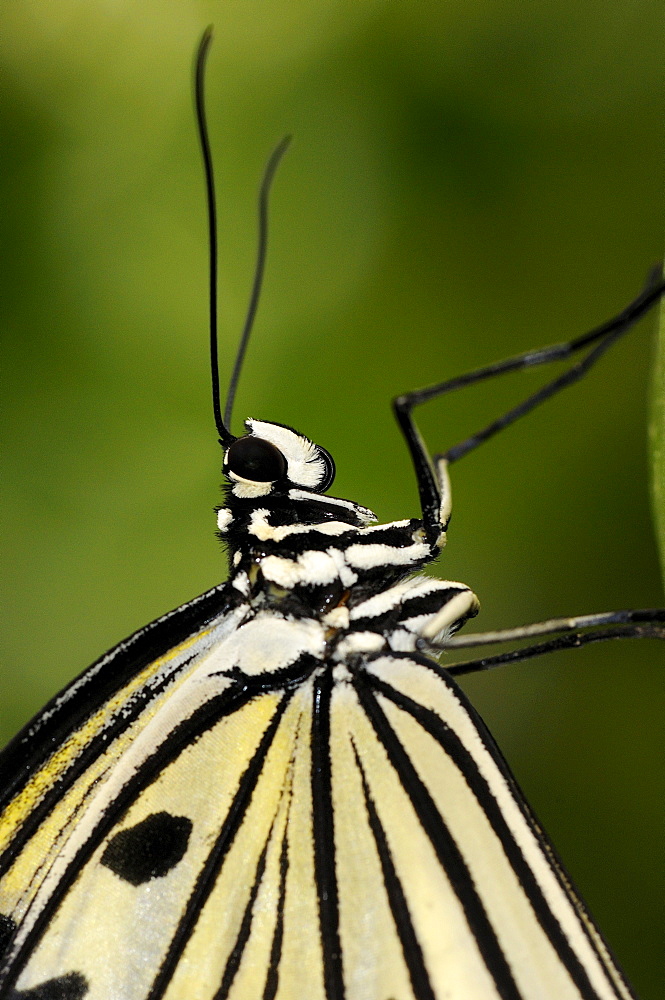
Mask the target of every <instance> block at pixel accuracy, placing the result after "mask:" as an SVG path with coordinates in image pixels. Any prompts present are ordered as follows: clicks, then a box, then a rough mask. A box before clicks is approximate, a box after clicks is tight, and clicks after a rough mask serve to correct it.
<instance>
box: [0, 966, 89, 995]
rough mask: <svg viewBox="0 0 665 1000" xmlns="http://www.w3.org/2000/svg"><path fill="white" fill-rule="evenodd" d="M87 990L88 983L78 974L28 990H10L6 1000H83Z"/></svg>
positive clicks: (69, 974) (49, 981) (53, 980)
mask: <svg viewBox="0 0 665 1000" xmlns="http://www.w3.org/2000/svg"><path fill="white" fill-rule="evenodd" d="M88 989H89V986H88V981H87V979H86V978H85V976H82V975H81V973H80V972H68V973H67V975H66V976H58V978H57V979H49V980H48V982H46V983H42V984H41V986H33V987H32V988H31V989H29V990H12V992H11V993H10V994H9V997H8V998H7V1000H83V997H84V996H85V995H86V994H87V992H88Z"/></svg>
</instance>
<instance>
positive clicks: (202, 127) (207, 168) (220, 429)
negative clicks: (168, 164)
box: [194, 25, 234, 448]
mask: <svg viewBox="0 0 665 1000" xmlns="http://www.w3.org/2000/svg"><path fill="white" fill-rule="evenodd" d="M211 43H212V25H210V26H209V27H208V28H206V30H205V31H204V32H203V37H202V38H201V41H200V42H199V47H198V51H197V53H196V62H195V71H194V102H195V105H196V124H197V129H198V133H199V140H200V142H201V152H202V154H203V169H204V172H205V184H206V201H207V207H208V242H209V246H210V285H209V297H210V374H211V377H212V411H213V414H214V417H215V425H216V427H217V433H218V434H219V440H220V444H222V445H224V447H225V448H226V447H228V445H230V444H231V443H232V441H233V440H234V437H233V435H232V434H231V432H230V430H229V429H228V427H227V426H226V425H225V423H224V420H223V419H222V406H221V403H220V399H219V357H218V349H217V210H216V207H215V177H214V174H213V169H212V154H211V152H210V141H209V139H208V124H207V121H206V113H205V66H206V58H207V56H208V51H209V49H210V45H211Z"/></svg>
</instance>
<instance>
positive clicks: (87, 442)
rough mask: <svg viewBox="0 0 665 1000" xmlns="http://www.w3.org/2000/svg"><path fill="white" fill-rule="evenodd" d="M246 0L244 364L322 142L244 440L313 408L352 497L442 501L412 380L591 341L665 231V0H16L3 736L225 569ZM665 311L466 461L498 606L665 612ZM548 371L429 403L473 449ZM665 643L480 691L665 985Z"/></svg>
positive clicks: (533, 613)
mask: <svg viewBox="0 0 665 1000" xmlns="http://www.w3.org/2000/svg"><path fill="white" fill-rule="evenodd" d="M211 21H212V22H215V24H216V41H215V45H214V47H213V50H212V54H211V59H210V63H209V76H208V94H209V99H208V105H209V116H210V123H211V134H212V142H213V147H214V151H215V159H216V169H217V183H218V195H219V215H220V239H221V261H222V263H221V277H220V286H221V323H222V330H223V331H224V343H223V351H222V364H223V369H224V371H228V368H229V365H230V363H231V358H232V355H233V350H234V345H235V342H236V337H237V333H238V331H239V328H240V326H241V323H242V317H243V313H244V309H245V302H246V298H247V294H248V289H249V285H250V281H251V274H252V267H253V256H254V246H255V194H256V189H257V184H258V181H259V178H260V175H261V172H262V169H263V165H264V163H265V159H266V157H267V154H268V152H269V151H270V149H271V148H272V147H273V145H274V144H275V142H276V141H277V139H279V137H280V136H282V135H283V134H284V133H285V132H291V133H293V135H294V142H293V146H292V148H291V150H290V151H289V153H288V155H287V158H286V160H285V162H284V163H283V165H282V167H281V169H280V173H279V176H278V178H277V182H276V185H275V189H274V197H273V208H272V216H271V222H272V239H271V246H270V253H269V261H268V269H267V278H266V283H265V289H264V294H263V300H262V305H261V309H260V312H259V318H258V322H257V325H256V334H255V339H254V342H253V344H252V345H251V349H250V352H249V356H248V359H247V365H246V369H245V372H244V375H243V380H242V383H241V387H240V392H239V397H238V400H237V406H236V421H237V422H236V430H237V429H238V427H239V423H240V420H241V419H242V418H243V417H244V416H247V415H250V416H257V417H264V418H266V419H274V420H278V421H282V422H285V423H290V424H293V425H295V426H296V427H298V428H300V429H302V430H303V431H304V432H305V433H307V434H309V435H310V436H312V437H313V438H314V439H315V440H317V441H319V442H320V443H321V444H323V445H325V447H327V448H328V449H329V450H330V451H332V452H333V454H334V455H335V458H336V460H337V465H338V470H339V474H338V479H337V482H336V483H335V486H334V487H333V493H336V494H337V495H341V496H349V497H351V498H353V499H355V500H357V501H359V502H361V503H363V504H367V505H368V506H370V507H372V508H373V509H375V510H376V511H377V513H378V514H379V516H380V518H381V519H382V520H386V519H389V518H394V517H403V516H409V515H415V514H417V499H416V493H415V488H414V483H413V478H412V475H411V472H410V469H409V463H408V459H407V456H406V454H405V449H404V448H403V446H402V444H401V442H400V440H399V437H398V434H397V431H396V429H395V427H394V425H393V422H392V418H391V415H390V410H389V406H388V402H389V399H390V397H391V396H392V395H394V394H396V393H397V392H400V391H404V390H406V389H409V388H412V387H415V386H419V385H422V384H426V383H428V382H431V381H435V380H437V379H440V378H444V377H447V376H450V375H453V374H456V373H459V372H462V371H464V370H467V369H470V368H473V367H475V366H478V365H481V364H484V363H486V362H489V361H492V360H496V359H499V358H502V357H505V356H507V355H510V354H511V353H516V352H518V351H521V350H524V349H527V348H530V347H536V346H541V345H544V344H547V343H549V342H553V341H557V340H562V339H566V338H568V337H569V336H572V335H575V334H578V333H581V332H583V331H584V330H585V329H587V328H589V327H591V326H592V325H594V324H596V323H598V322H601V321H602V320H604V319H606V318H608V317H609V316H610V315H612V314H613V313H615V312H616V311H618V310H619V309H620V308H621V307H622V306H623V305H625V304H626V303H627V302H628V300H629V299H630V298H631V297H632V296H633V295H634V294H635V293H636V292H637V290H638V289H639V287H640V286H641V284H642V282H643V280H644V277H645V274H646V272H647V270H648V268H649V267H650V266H651V265H652V264H653V263H654V261H655V260H657V259H658V257H659V256H660V254H661V244H662V230H663V199H662V183H661V182H662V176H661V175H662V169H661V168H662V163H661V154H662V150H661V140H660V135H659V130H660V120H659V119H660V112H661V110H662V99H661V92H662V90H661V88H662V65H663V63H662V51H661V37H660V11H659V6H658V5H657V4H656V3H655V2H654V3H649V2H646V0H637V2H635V3H633V4H609V5H608V4H580V3H578V2H573V0H558V2H557V3H543V2H541V0H536V2H533V3H530V4H524V3H523V2H511V0H496V2H493V3H487V2H486V3H483V4H469V3H468V0H464V2H461V0H449V2H447V3H434V2H429V3H422V2H411V3H401V2H395V0H394V2H386V0H383V2H381V0H376V2H370V0H364V2H359V0H346V2H342V0H338V2H325V0H307V2H303V0H263V2H257V0H251V2H250V0H242V2H240V0H238V2H226V3H224V4H218V3H213V2H203V0H200V2H195V0H177V2H161V3H157V2H151V0H143V2H142V3H140V4H136V3H132V2H128V0H118V2H115V3H113V4H108V3H102V2H93V3H88V4H81V3H75V2H72V0H58V3H53V4H45V3H43V2H41V3H40V2H37V0H22V2H21V3H20V4H9V3H7V4H4V5H3V6H2V12H1V14H0V57H1V60H2V74H1V75H2V85H1V86H2V96H1V114H2V135H1V142H2V147H1V148H2V160H1V167H0V169H1V177H2V192H1V198H0V204H1V205H2V209H1V213H0V214H1V216H2V220H3V239H2V250H3V263H2V276H1V280H2V286H3V287H2V313H3V317H2V333H3V349H4V365H3V367H4V379H3V389H2V399H1V405H2V409H3V413H2V421H1V426H2V433H3V435H4V437H5V444H4V448H3V459H4V463H5V465H4V487H5V488H4V491H3V493H4V499H3V503H4V511H3V532H4V550H3V553H4V554H3V559H4V573H3V587H4V589H5V593H4V608H5V628H4V630H3V633H4V634H3V647H4V649H3V660H2V672H1V675H0V680H1V689H0V713H1V735H2V739H3V741H4V740H5V739H8V738H9V737H10V736H11V735H12V734H13V733H14V732H15V730H16V729H17V728H18V727H19V726H20V725H21V724H22V723H23V722H25V721H26V719H27V718H28V717H29V716H30V715H31V714H32V713H33V712H34V711H36V709H37V708H38V707H39V706H40V704H42V703H43V702H44V701H45V700H46V699H47V698H48V697H49V696H50V695H51V694H52V693H53V692H54V691H55V690H56V689H58V688H59V687H60V686H62V685H63V684H64V683H66V682H67V681H68V680H69V679H71V678H72V677H73V676H74V675H75V674H77V673H78V672H79V671H80V670H81V669H83V668H84V667H85V666H86V664H87V663H88V662H90V661H91V660H93V659H94V658H95V657H97V656H98V655H99V654H100V653H101V652H102V651H103V650H105V649H106V648H107V647H109V646H110V645H112V644H113V643H115V642H116V641H118V640H119V639H121V638H123V637H124V636H125V635H126V634H128V633H130V632H131V631H132V630H134V629H135V628H137V627H138V626H140V625H143V624H145V622H147V621H148V620H150V619H152V618H154V617H156V616H157V615H159V614H161V613H162V612H164V611H166V610H168V609H170V608H172V607H174V606H175V605H178V604H180V603H182V602H183V601H185V600H187V599H189V598H191V597H193V596H194V595H196V594H198V593H199V592H201V591H203V590H205V589H206V588H208V587H210V586H212V585H214V584H215V583H217V582H218V581H219V580H220V579H221V578H222V576H223V573H224V568H223V558H222V554H221V552H220V550H219V547H218V545H217V543H216V541H215V538H214V536H213V530H214V516H213V513H212V508H213V506H214V505H215V503H217V502H218V499H219V489H218V483H219V464H220V456H219V450H218V446H217V444H216V437H215V432H214V429H213V424H212V419H211V414H210V406H209V374H208V367H207V366H208V362H207V353H206V352H207V343H206V329H207V318H206V309H207V295H206V232H205V216H204V199H203V193H202V179H201V168H200V164H199V154H198V149H197V140H196V136H195V131H194V124H193V115H192V110H191V82H190V79H191V63H192V56H193V52H194V49H195V46H196V44H197V42H198V39H199V37H200V35H201V32H202V29H203V28H204V27H205V25H206V24H208V23H209V22H211ZM651 319H652V318H650V319H649V320H648V321H646V322H643V323H642V324H641V326H640V328H639V329H638V330H636V331H635V332H634V335H633V336H632V337H631V338H630V339H629V341H627V342H626V343H623V344H621V345H620V346H619V347H617V349H616V350H615V351H614V352H613V353H612V355H611V356H609V357H607V358H606V359H605V360H604V362H603V363H602V366H601V367H600V368H599V369H598V370H597V371H596V373H595V375H594V376H593V377H592V378H591V379H590V380H589V381H588V382H587V383H585V384H583V385H581V386H579V387H577V388H574V389H572V390H571V391H570V392H568V393H567V394H566V395H565V396H564V397H561V398H559V399H557V400H555V401H553V402H551V403H550V404H549V405H548V406H547V407H545V408H544V409H542V410H541V411H540V412H538V413H536V414H534V415H532V416H531V417H530V418H529V419H528V420H527V421H525V422H524V423H523V425H520V426H516V427H515V428H513V429H512V430H510V431H509V432H507V433H506V434H505V435H503V436H502V438H501V439H500V440H499V439H496V440H495V441H494V442H493V443H492V444H490V445H488V446H487V448H485V449H481V450H480V451H479V452H476V453H474V454H473V455H472V456H470V457H469V458H467V459H466V460H465V461H464V462H462V463H461V464H460V465H459V466H456V467H455V468H454V475H453V488H454V505H455V513H454V518H453V524H452V531H451V534H450V540H449V548H448V550H447V552H446V554H445V557H444V559H443V560H442V561H441V567H440V573H441V574H442V575H444V576H447V577H449V578H451V579H463V580H464V581H465V582H467V583H469V584H470V585H471V586H472V587H473V588H474V589H475V590H476V592H477V593H478V595H479V596H480V599H481V601H482V604H483V613H482V617H481V619H480V622H479V623H478V625H479V627H484V628H496V627H507V626H509V625H515V624H519V623H521V622H524V621H531V620H537V619H540V618H545V617H549V616H552V615H558V614H569V613H570V614H572V613H582V612H588V611H594V610H607V609H612V608H618V607H628V606H632V607H643V606H650V605H658V604H660V603H662V593H661V590H660V584H659V575H658V568H657V563H656V553H655V545H654V541H653V533H652V528H651V525H650V515H649V500H648V463H647V457H646V445H645V442H646V421H647V396H648V378H649V365H650V359H651V352H652V343H651V339H650V336H651V334H652V332H653V322H652V321H651ZM541 381H542V372H541V373H540V374H538V373H535V374H533V373H531V374H528V375H524V374H523V375H522V376H521V377H518V376H516V377H514V379H513V380H512V381H511V380H508V381H507V382H506V384H496V385H491V386H487V385H486V386H483V387H480V388H477V389H475V390H470V391H469V392H468V393H467V394H466V395H463V396H462V397H460V398H450V399H447V400H445V401H442V402H439V403H435V404H431V405H430V406H429V407H428V408H427V410H426V412H423V413H422V420H421V426H422V427H423V429H424V431H425V433H426V436H427V439H428V441H429V442H430V443H431V445H432V446H433V448H437V447H438V448H444V447H446V446H447V445H449V444H450V443H451V442H453V441H456V440H458V439H460V438H461V437H463V436H465V435H466V434H467V433H469V432H470V431H472V430H475V429H477V428H478V427H479V426H481V425H482V424H483V422H485V421H487V420H489V419H491V417H493V416H495V415H496V414H497V413H498V412H500V411H501V410H502V409H503V408H505V407H507V406H508V405H510V404H511V403H514V402H515V401H516V400H517V399H518V398H519V397H520V396H521V395H522V394H523V393H524V392H525V390H526V389H531V388H532V387H533V386H535V385H537V384H539V383H540V382H541ZM662 660H663V651H662V648H660V649H658V648H656V644H655V643H646V642H645V643H641V644H640V643H634V642H633V643H625V644H615V645H614V647H610V646H603V647H594V648H593V649H591V648H589V649H586V650H583V651H581V652H579V653H568V654H567V655H563V656H561V657H560V658H554V657H552V658H549V659H547V660H543V661H542V662H533V663H530V664H527V665H522V666H516V667H512V668H506V669H504V670H503V671H500V672H497V673H495V674H493V675H491V676H490V675H488V676H486V677H482V678H479V679H475V680H474V681H473V683H471V682H468V683H467V684H466V685H465V686H466V688H467V689H468V690H469V691H470V693H471V696H472V698H473V701H474V703H475V704H476V705H477V706H478V707H479V708H480V710H481V712H482V714H483V715H484V717H485V718H486V720H487V721H488V723H489V725H490V728H491V729H492V731H493V732H494V734H495V736H496V738H497V740H498V742H499V745H500V746H501V747H502V749H503V751H504V753H505V754H506V756H507V758H508V760H509V762H510V764H511V766H512V767H513V768H514V770H515V773H516V775H517V777H518V780H519V781H520V783H521V784H522V786H523V787H524V789H525V791H526V794H527V797H528V799H529V801H530V802H531V804H532V805H533V807H534V809H535V811H536V813H537V814H538V816H539V817H540V818H541V820H542V822H543V824H544V825H545V827H546V829H547V830H548V831H549V832H550V834H551V836H552V838H553V840H554V842H555V844H556V845H557V848H558V849H559V851H560V853H561V855H562V856H563V858H564V859H565V861H566V864H567V866H568V868H569V870H570V872H571V874H572V876H573V878H574V879H575V881H576V882H577V883H578V885H579V887H580V889H581V891H582V893H583V895H584V897H585V898H586V900H587V902H588V904H589V906H590V909H591V911H592V913H593V914H594V915H595V916H596V918H597V920H598V922H599V924H600V926H601V927H602V929H603V930H604V932H605V933H606V935H607V937H608V938H609V940H610V942H611V944H612V946H613V947H614V949H615V951H616V953H617V954H618V956H619V958H620V960H621V962H622V963H623V965H624V966H625V969H626V972H627V974H628V976H629V978H630V979H631V980H632V982H633V983H634V985H635V987H636V989H637V990H638V992H640V994H641V995H642V996H643V997H644V998H654V1000H655V998H656V997H658V996H659V995H660V993H659V986H660V985H661V984H660V963H661V957H660V955H659V946H660V944H661V934H662V909H661V907H662V898H663V893H662V888H663V884H662V876H663V840H662V817H661V807H662V796H663V783H662V780H661V782H660V785H659V784H658V780H659V773H658V763H659V760H660V755H661V750H662V747H661V735H662V734H661V731H660V727H659V725H658V723H659V721H660V718H661V706H662V696H663V691H662ZM660 778H661V779H662V770H661V772H660Z"/></svg>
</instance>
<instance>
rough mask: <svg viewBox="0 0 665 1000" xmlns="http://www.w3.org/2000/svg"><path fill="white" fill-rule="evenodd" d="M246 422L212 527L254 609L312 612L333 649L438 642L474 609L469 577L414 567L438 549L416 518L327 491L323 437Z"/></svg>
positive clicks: (227, 466)
mask: <svg viewBox="0 0 665 1000" xmlns="http://www.w3.org/2000/svg"><path fill="white" fill-rule="evenodd" d="M246 426H247V428H248V430H249V431H250V433H249V434H248V435H247V436H246V437H244V438H239V439H237V440H236V441H234V442H233V444H232V445H231V446H230V447H229V448H228V449H227V451H226V453H225V457H224V472H225V473H226V476H227V483H226V484H225V487H224V495H225V504H224V506H223V507H221V508H220V509H219V511H218V529H219V533H220V537H221V538H222V540H223V541H224V543H225V545H226V547H227V550H228V555H229V562H230V579H229V587H230V588H231V589H232V591H233V592H234V593H235V594H236V595H237V600H238V601H239V603H243V602H246V604H247V605H248V617H249V618H253V617H254V616H255V615H261V616H265V615H269V616H270V617H271V619H281V620H286V621H289V622H292V623H294V626H297V623H299V622H305V621H310V622H312V621H316V622H318V623H319V624H320V626H321V629H322V632H321V635H324V636H325V646H326V649H327V650H328V652H330V650H331V649H334V648H337V647H339V644H340V643H345V644H346V646H348V647H349V649H348V650H347V652H351V651H359V652H360V651H362V653H363V654H367V653H370V652H371V651H372V650H376V652H377V653H378V652H380V651H381V650H384V649H386V648H392V649H399V650H404V651H407V650H413V649H414V648H416V643H418V641H419V640H425V641H426V642H428V643H431V644H432V645H439V644H440V643H441V642H442V641H445V637H446V636H447V635H449V634H451V633H452V632H454V631H456V630H457V629H458V628H459V627H460V626H461V625H462V624H463V623H464V621H466V620H467V619H468V618H469V617H472V616H473V615H475V614H476V613H477V609H478V603H477V600H476V598H475V596H474V595H473V594H472V592H471V591H470V590H469V588H468V587H466V586H465V585H464V584H460V583H453V582H450V581H441V580H435V579H432V578H429V577H424V576H414V575H413V574H414V573H415V572H416V571H418V570H419V569H421V568H422V567H423V566H424V565H426V564H427V563H429V562H431V561H432V560H434V559H435V558H436V557H437V556H438V555H439V552H440V543H436V544H434V543H432V542H431V541H429V540H428V539H427V537H426V533H425V531H424V529H423V525H422V522H421V520H419V519H417V518H410V519H405V520H401V521H393V522H390V523H387V524H376V523H374V522H376V516H375V515H374V514H373V512H372V511H371V510H369V509H367V508H366V507H362V506H360V505H359V504H356V503H354V502H353V501H350V500H344V499H341V498H338V497H330V496H324V495H322V491H323V489H327V488H328V486H329V485H330V483H331V481H332V477H333V475H334V464H333V462H332V458H331V457H330V455H329V454H328V453H327V452H326V451H325V450H324V449H322V448H321V447H320V446H318V445H315V444H314V443H313V442H311V441H309V439H307V438H304V437H303V436H302V435H300V434H298V433H297V432H296V431H294V430H292V429H291V428H287V427H283V426H282V425H279V424H272V423H271V424H269V423H267V422H263V421H255V420H248V421H247V422H246ZM268 476H274V478H272V479H268V478H267V477H268ZM260 477H265V478H260ZM421 644H422V643H421ZM345 655H346V654H345Z"/></svg>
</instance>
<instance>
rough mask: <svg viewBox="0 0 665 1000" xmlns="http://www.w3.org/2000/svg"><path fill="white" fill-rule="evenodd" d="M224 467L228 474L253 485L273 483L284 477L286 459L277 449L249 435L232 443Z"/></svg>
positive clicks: (268, 442) (261, 439) (267, 442)
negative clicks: (246, 480) (239, 477)
mask: <svg viewBox="0 0 665 1000" xmlns="http://www.w3.org/2000/svg"><path fill="white" fill-rule="evenodd" d="M226 466H227V470H228V471H229V472H235V474H236V476H241V477H242V478H243V479H250V480H251V481H252V482H254V483H274V482H275V480H276V479H281V478H282V477H283V476H284V475H286V459H285V458H284V456H283V455H282V453H281V451H280V450H279V448H276V447H275V445H274V444H271V443H270V441H264V440H263V438H256V437H252V436H251V435H248V436H247V437H241V438H238V440H237V441H234V442H233V444H232V445H231V447H230V448H229V450H228V452H227V454H226Z"/></svg>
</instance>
